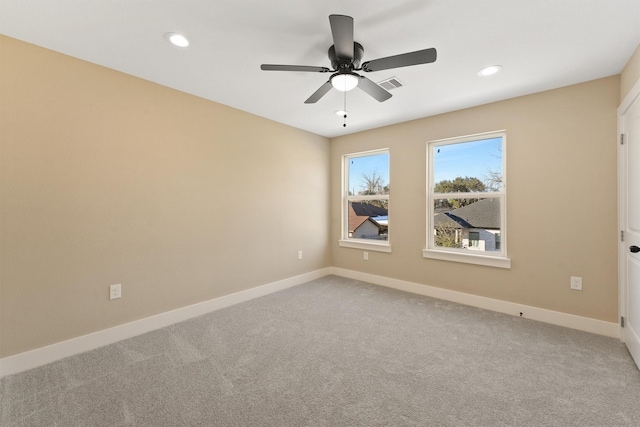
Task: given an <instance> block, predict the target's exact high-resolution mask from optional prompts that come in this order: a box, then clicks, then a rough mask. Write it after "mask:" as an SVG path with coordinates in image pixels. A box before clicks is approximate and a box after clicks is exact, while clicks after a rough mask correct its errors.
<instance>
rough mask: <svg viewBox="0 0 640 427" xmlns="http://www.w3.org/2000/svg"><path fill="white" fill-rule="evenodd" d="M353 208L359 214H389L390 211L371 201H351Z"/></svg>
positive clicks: (368, 215) (350, 204) (367, 215)
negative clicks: (372, 203)
mask: <svg viewBox="0 0 640 427" xmlns="http://www.w3.org/2000/svg"><path fill="white" fill-rule="evenodd" d="M349 206H350V207H351V209H353V212H354V213H355V214H356V215H357V216H366V217H370V216H374V217H375V216H387V215H388V214H389V211H388V210H386V209H385V208H381V207H378V206H374V205H371V204H369V203H362V202H351V203H349Z"/></svg>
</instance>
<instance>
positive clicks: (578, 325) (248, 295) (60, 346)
mask: <svg viewBox="0 0 640 427" xmlns="http://www.w3.org/2000/svg"><path fill="white" fill-rule="evenodd" d="M329 274H333V275H336V276H341V277H345V278H348V279H354V280H360V281H363V282H367V283H371V284H374V285H379V286H385V287H388V288H392V289H397V290H400V291H405V292H411V293H414V294H418V295H424V296H428V297H432V298H438V299H442V300H446V301H451V302H455V303H459V304H464V305H469V306H473V307H478V308H483V309H486V310H491V311H496V312H500V313H505V314H510V315H513V316H519V315H520V312H522V313H524V314H523V317H525V318H527V319H532V320H537V321H540V322H545V323H550V324H553V325H558V326H563V327H566V328H571V329H577V330H580V331H585V332H591V333H594V334H598V335H604V336H608V337H613V338H620V331H619V325H618V324H617V323H614V322H606V321H603V320H597V319H591V318H588V317H582V316H576V315H573V314H567V313H562V312H558V311H552V310H547V309H544V308H538V307H533V306H528V305H523V304H517V303H513V302H508V301H502V300H497V299H493V298H487V297H482V296H478V295H472V294H467V293H464V292H457V291H452V290H449V289H444V288H438V287H435V286H429V285H422V284H419V283H415V282H408V281H405V280H399V279H392V278H390V277H384V276H378V275H374V274H369V273H363V272H359V271H354V270H348V269H344V268H339V267H326V268H322V269H319V270H315V271H311V272H309V273H304V274H301V275H298V276H294V277H289V278H287V279H283V280H279V281H276V282H272V283H267V284H265V285H261V286H257V287H255V288H251V289H247V290H244V291H240V292H236V293H233V294H230V295H225V296H222V297H218V298H214V299H211V300H208V301H203V302H200V303H197V304H193V305H189V306H187V307H182V308H178V309H176V310H171V311H167V312H165V313H160V314H157V315H154V316H150V317H146V318H144V319H140V320H135V321H133V322H129V323H125V324H123V325H119V326H114V327H112V328H108V329H104V330H102V331H97V332H93V333H91V334H87V335H83V336H80V337H76V338H72V339H69V340H66V341H61V342H59V343H55V344H51V345H48V346H45V347H40V348H37V349H34V350H29V351H26V352H24V353H19V354H16V355H13V356H8V357H5V358H3V359H0V378H2V377H5V376H7V375H13V374H17V373H20V372H24V371H27V370H29V369H33V368H37V367H38V366H42V365H46V364H47V363H52V362H55V361H57V360H60V359H64V358H65V357H69V356H73V355H76V354H80V353H84V352H86V351H90V350H94V349H96V348H99V347H103V346H105V345H109V344H113V343H116V342H118V341H121V340H124V339H127V338H131V337H134V336H137V335H142V334H144V333H147V332H151V331H154V330H156V329H160V328H164V327H166V326H170V325H173V324H175V323H179V322H182V321H185V320H189V319H191V318H194V317H197V316H202V315H204V314H207V313H210V312H213V311H216V310H220V309H222V308H225V307H230V306H232V305H235V304H239V303H242V302H245V301H249V300H252V299H255V298H259V297H262V296H265V295H268V294H271V293H274V292H278V291H281V290H284V289H287V288H291V287H294V286H297V285H301V284H303V283H306V282H309V281H311V280H315V279H319V278H321V277H324V276H327V275H329Z"/></svg>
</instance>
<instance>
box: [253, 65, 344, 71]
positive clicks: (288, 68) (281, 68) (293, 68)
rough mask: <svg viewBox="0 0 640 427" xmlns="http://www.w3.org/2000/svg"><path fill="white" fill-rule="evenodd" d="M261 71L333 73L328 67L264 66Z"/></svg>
mask: <svg viewBox="0 0 640 427" xmlns="http://www.w3.org/2000/svg"><path fill="white" fill-rule="evenodd" d="M260 69H261V70H264V71H309V72H312V73H328V72H329V71H331V70H330V69H328V68H327V67H312V66H310V65H274V64H262V65H261V66H260Z"/></svg>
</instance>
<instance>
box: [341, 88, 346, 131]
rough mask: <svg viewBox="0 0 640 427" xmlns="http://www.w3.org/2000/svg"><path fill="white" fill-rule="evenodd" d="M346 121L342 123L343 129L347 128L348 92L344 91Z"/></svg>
mask: <svg viewBox="0 0 640 427" xmlns="http://www.w3.org/2000/svg"><path fill="white" fill-rule="evenodd" d="M342 111H344V121H343V122H342V127H344V128H346V127H347V91H344V108H343V110H342Z"/></svg>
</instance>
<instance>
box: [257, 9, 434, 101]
mask: <svg viewBox="0 0 640 427" xmlns="http://www.w3.org/2000/svg"><path fill="white" fill-rule="evenodd" d="M329 24H330V25H331V34H332V36H333V46H331V47H330V48H329V60H330V61H331V67H333V69H330V68H327V67H314V66H308V65H274V64H262V65H261V66H260V68H261V69H262V70H265V71H304V72H312V73H333V74H332V75H331V76H330V77H329V80H328V81H327V82H326V83H325V84H323V85H322V86H320V88H319V89H318V90H317V91H315V92H314V93H313V95H311V96H310V97H309V98H308V99H307V100H306V101H305V104H313V103H316V102H318V100H320V98H322V97H323V96H324V95H326V94H327V92H329V90H331V88H332V87H334V88H336V89H337V90H340V91H348V90H351V89H353V88H355V87H356V86H357V87H359V88H360V89H362V90H363V91H365V92H366V93H367V94H369V95H371V96H372V97H373V98H375V99H377V100H378V101H380V102H383V101H386V100H387V99H389V98H391V94H390V93H389V92H388V91H386V90H385V89H384V88H382V87H380V86H379V85H378V84H376V83H374V82H373V81H371V80H369V79H368V78H366V77H364V76H361V75H360V74H357V73H355V72H354V71H364V72H366V73H369V72H372V71H381V70H389V69H391V68H400V67H407V66H409V65H420V64H428V63H431V62H435V60H436V57H437V53H436V50H435V49H434V48H430V49H423V50H417V51H415V52H408V53H403V54H400V55H394V56H388V57H386V58H380V59H374V60H372V61H366V62H364V63H362V65H360V60H361V59H362V55H363V54H364V48H363V47H362V45H361V44H360V43H358V42H356V41H354V40H353V18H352V17H350V16H345V15H330V16H329Z"/></svg>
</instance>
